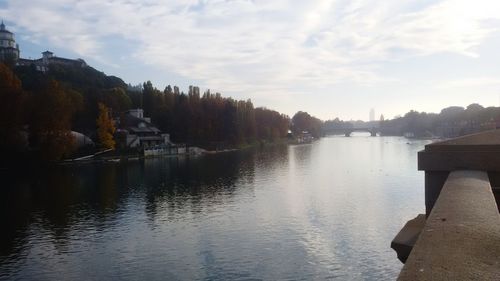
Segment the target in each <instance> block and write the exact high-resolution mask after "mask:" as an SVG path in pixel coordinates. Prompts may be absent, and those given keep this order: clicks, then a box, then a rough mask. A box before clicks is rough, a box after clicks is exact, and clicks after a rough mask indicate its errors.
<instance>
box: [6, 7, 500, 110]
mask: <svg viewBox="0 0 500 281" xmlns="http://www.w3.org/2000/svg"><path fill="white" fill-rule="evenodd" d="M499 6H500V5H499V4H496V3H493V2H487V1H484V2H483V1H479V2H475V3H470V2H468V1H438V2H433V1H432V2H431V1H424V2H421V1H412V2H407V3H404V4H394V3H393V4H388V3H380V2H373V1H355V2H352V1H311V2H307V3H302V2H297V1H273V2H272V3H268V2H260V1H154V0H152V1H148V2H147V3H143V2H142V1H114V2H111V3H101V2H99V1H85V2H78V1H70V0H53V1H49V2H47V1H38V0H36V1H22V2H20V1H10V0H4V1H0V18H1V19H3V20H4V21H5V24H6V25H7V27H8V28H9V30H11V31H12V32H14V33H15V34H16V41H17V43H19V45H20V49H21V56H22V57H25V58H38V57H40V53H41V52H42V51H45V50H51V51H53V52H54V53H55V54H56V55H58V56H61V57H68V58H78V57H80V58H82V59H84V60H85V61H86V62H88V64H89V65H91V66H93V67H95V68H96V69H99V70H101V71H104V72H105V73H106V74H108V75H115V76H119V77H121V78H123V79H124V80H125V82H127V83H131V84H138V83H142V82H144V81H146V80H151V81H152V82H153V84H154V85H155V86H156V87H157V88H159V89H161V90H163V88H164V87H165V86H166V85H167V84H171V85H179V86H180V87H181V89H183V90H184V91H186V90H187V88H188V86H189V85H198V86H200V88H201V89H202V90H204V89H207V88H210V89H211V90H212V91H213V92H215V91H218V92H221V93H222V94H223V95H224V96H232V97H233V98H235V99H252V101H253V102H254V104H255V105H256V106H265V107H268V108H272V109H275V110H278V111H280V112H283V113H286V114H288V115H290V116H292V115H293V114H294V113H295V112H296V111H299V110H302V111H307V112H309V113H310V114H312V115H315V116H317V117H318V118H321V119H324V120H327V119H334V118H336V117H338V118H340V119H344V120H351V119H352V120H357V119H361V120H367V117H368V116H367V114H366V113H367V112H368V111H369V110H370V108H376V109H377V112H378V113H377V114H378V115H380V114H383V115H384V116H385V117H386V118H393V117H394V116H396V115H403V114H404V113H406V112H408V111H409V110H411V109H414V110H417V111H426V112H439V111H440V110H441V109H442V108H444V107H447V106H464V107H465V106H467V105H468V104H471V103H479V104H481V105H483V106H498V100H499V94H500V78H498V77H500V71H499V70H498V69H497V67H496V65H495V62H496V61H498V59H500V55H499V54H498V52H497V50H498V47H500V32H499V29H500V15H498V14H497V13H495V11H497V10H498V8H500V7H499ZM19 15H23V16H22V17H19ZM69 19H71V20H69ZM375 117H376V118H375V119H377V118H378V116H375Z"/></svg>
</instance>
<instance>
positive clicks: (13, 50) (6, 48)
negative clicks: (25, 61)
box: [0, 21, 19, 61]
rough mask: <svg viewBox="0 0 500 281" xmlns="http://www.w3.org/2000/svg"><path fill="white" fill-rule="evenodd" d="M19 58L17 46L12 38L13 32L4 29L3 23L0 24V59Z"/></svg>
mask: <svg viewBox="0 0 500 281" xmlns="http://www.w3.org/2000/svg"><path fill="white" fill-rule="evenodd" d="M18 58H19V46H18V45H17V44H16V41H15V40H14V33H12V32H10V31H8V30H7V29H5V24H3V21H2V23H1V24H0V61H6V60H14V61H16V60H17V59H18Z"/></svg>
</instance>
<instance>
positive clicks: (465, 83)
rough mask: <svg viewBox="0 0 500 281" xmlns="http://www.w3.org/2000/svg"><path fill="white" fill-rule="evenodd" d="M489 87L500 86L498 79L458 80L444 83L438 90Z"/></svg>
mask: <svg viewBox="0 0 500 281" xmlns="http://www.w3.org/2000/svg"><path fill="white" fill-rule="evenodd" d="M487 86H497V87H498V86H500V78H498V77H469V78H463V79H458V80H449V81H444V82H442V83H441V84H439V85H438V89H456V88H475V89H477V88H478V87H487Z"/></svg>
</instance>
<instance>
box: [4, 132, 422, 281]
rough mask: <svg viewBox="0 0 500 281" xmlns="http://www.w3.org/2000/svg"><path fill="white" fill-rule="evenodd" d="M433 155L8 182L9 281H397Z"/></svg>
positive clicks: (216, 162) (345, 148)
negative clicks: (402, 242)
mask: <svg viewBox="0 0 500 281" xmlns="http://www.w3.org/2000/svg"><path fill="white" fill-rule="evenodd" d="M425 144H426V142H424V141H408V140H406V139H404V138H397V137H369V136H365V135H359V134H358V135H356V136H353V137H350V138H346V137H341V136H339V137H327V138H323V139H321V140H320V141H318V142H315V143H313V144H309V145H297V146H276V147H269V148H259V149H251V150H245V151H238V152H230V153H221V154H217V155H205V156H200V157H190V158H184V157H180V158H163V159H148V160H144V161H137V162H132V163H128V164H117V163H107V164H93V165H81V166H66V167H58V168H50V169H49V168H45V169H42V168H40V170H39V171H37V172H35V173H6V172H3V173H1V174H0V176H1V180H2V182H3V184H2V187H1V188H0V204H1V205H0V208H1V209H0V212H1V213H0V219H1V221H0V222H1V225H2V231H1V233H2V234H1V235H2V237H1V241H0V279H2V280H11V279H24V280H106V279H114V280H311V279H318V280H324V279H338V280H363V279H364V280H388V279H394V278H396V277H397V275H398V273H399V271H400V269H401V264H400V262H399V261H398V260H397V258H396V254H395V253H394V252H393V251H392V250H391V249H390V242H391V240H392V238H393V237H394V235H395V234H396V233H397V232H398V231H399V229H400V228H401V227H402V225H403V224H404V223H405V222H406V221H407V220H409V219H411V218H413V217H415V216H416V215H417V214H418V213H423V212H424V210H425V208H424V185H423V173H422V172H418V171H417V167H416V166H417V157H416V153H417V151H418V150H420V149H422V148H423V145H425Z"/></svg>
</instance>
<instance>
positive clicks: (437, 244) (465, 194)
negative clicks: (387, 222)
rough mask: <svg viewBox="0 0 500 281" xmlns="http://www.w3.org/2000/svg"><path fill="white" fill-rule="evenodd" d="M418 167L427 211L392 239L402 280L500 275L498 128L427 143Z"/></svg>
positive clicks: (458, 278) (499, 149) (489, 277)
mask: <svg viewBox="0 0 500 281" xmlns="http://www.w3.org/2000/svg"><path fill="white" fill-rule="evenodd" d="M418 169H419V170H422V171H425V206H426V214H425V215H424V214H421V215H418V216H417V217H416V218H415V219H413V220H410V221H409V222H408V223H407V224H406V225H405V226H404V227H403V229H401V231H400V232H399V233H398V235H397V236H396V237H395V238H394V240H393V241H392V243H391V247H392V248H393V249H395V250H396V252H397V254H398V258H399V259H400V260H401V261H402V262H404V263H405V265H404V267H403V269H402V270H401V273H400V275H399V278H398V280H500V214H499V209H498V203H499V201H500V200H499V199H500V196H499V195H500V193H499V188H498V187H500V130H494V131H488V132H484V133H480V134H475V135H470V136H465V137H461V138H456V139H452V140H448V141H444V142H438V143H433V144H429V145H427V146H426V147H425V149H424V150H423V151H420V152H419V154H418Z"/></svg>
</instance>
